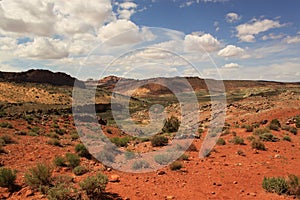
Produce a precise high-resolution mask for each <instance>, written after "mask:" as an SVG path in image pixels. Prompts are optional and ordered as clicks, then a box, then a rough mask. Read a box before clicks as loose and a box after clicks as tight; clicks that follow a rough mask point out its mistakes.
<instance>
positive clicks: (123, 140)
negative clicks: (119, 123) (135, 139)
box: [111, 137, 130, 147]
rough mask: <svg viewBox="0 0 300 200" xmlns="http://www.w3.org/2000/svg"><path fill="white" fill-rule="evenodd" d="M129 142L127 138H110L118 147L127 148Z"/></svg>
mask: <svg viewBox="0 0 300 200" xmlns="http://www.w3.org/2000/svg"><path fill="white" fill-rule="evenodd" d="M129 141H130V138H129V137H123V138H119V137H114V138H111V142H112V143H114V144H115V145H117V146H118V147H127V145H128V142H129Z"/></svg>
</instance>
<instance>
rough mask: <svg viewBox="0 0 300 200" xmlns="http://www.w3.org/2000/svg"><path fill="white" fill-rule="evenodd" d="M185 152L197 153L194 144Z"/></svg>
mask: <svg viewBox="0 0 300 200" xmlns="http://www.w3.org/2000/svg"><path fill="white" fill-rule="evenodd" d="M187 151H198V149H197V147H196V146H195V145H194V144H191V145H190V146H189V148H188V149H187Z"/></svg>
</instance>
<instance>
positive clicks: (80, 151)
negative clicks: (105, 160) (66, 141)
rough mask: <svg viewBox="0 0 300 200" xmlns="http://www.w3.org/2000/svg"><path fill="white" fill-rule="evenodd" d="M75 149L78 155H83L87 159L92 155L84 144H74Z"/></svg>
mask: <svg viewBox="0 0 300 200" xmlns="http://www.w3.org/2000/svg"><path fill="white" fill-rule="evenodd" d="M75 151H76V153H78V155H79V156H80V157H85V158H87V159H90V158H91V156H92V155H91V154H90V152H89V150H88V149H87V148H86V146H85V145H84V144H77V145H76V146H75Z"/></svg>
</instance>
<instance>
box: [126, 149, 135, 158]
mask: <svg viewBox="0 0 300 200" xmlns="http://www.w3.org/2000/svg"><path fill="white" fill-rule="evenodd" d="M124 154H125V158H126V160H131V159H133V158H135V154H134V152H132V151H126V152H125V153H124Z"/></svg>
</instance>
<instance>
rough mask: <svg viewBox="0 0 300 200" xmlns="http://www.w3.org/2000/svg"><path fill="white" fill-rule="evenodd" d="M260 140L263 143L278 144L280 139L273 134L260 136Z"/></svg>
mask: <svg viewBox="0 0 300 200" xmlns="http://www.w3.org/2000/svg"><path fill="white" fill-rule="evenodd" d="M259 139H261V140H262V141H267V142H278V141H279V138H277V137H276V136H274V135H273V134H272V133H264V134H261V135H259Z"/></svg>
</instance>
